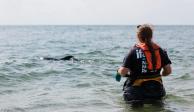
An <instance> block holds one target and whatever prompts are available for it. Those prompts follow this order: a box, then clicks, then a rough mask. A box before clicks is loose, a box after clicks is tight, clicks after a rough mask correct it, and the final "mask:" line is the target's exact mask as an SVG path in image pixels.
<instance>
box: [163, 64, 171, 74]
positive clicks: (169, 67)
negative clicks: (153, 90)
mask: <svg viewBox="0 0 194 112" xmlns="http://www.w3.org/2000/svg"><path fill="white" fill-rule="evenodd" d="M171 72H172V68H171V66H170V64H167V65H166V66H164V67H163V70H162V76H168V75H170V74H171Z"/></svg>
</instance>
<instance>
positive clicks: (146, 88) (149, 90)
mask: <svg viewBox="0 0 194 112" xmlns="http://www.w3.org/2000/svg"><path fill="white" fill-rule="evenodd" d="M139 51H140V52H139ZM138 53H141V54H140V55H142V54H143V51H141V50H140V48H138V47H136V46H134V47H133V48H132V49H131V50H130V52H129V53H128V54H127V55H126V57H125V58H124V60H123V65H122V66H123V67H126V68H128V69H129V70H130V75H129V78H128V79H127V80H126V82H125V84H124V86H123V91H124V94H123V95H124V99H125V101H135V100H144V99H146V98H156V99H157V98H161V97H163V96H165V89H164V87H163V85H162V84H160V83H157V82H156V81H149V82H145V83H144V84H142V86H132V85H133V82H134V80H136V79H137V78H138V77H140V76H149V75H150V76H152V75H157V74H158V75H160V71H161V69H158V70H156V71H154V72H153V71H149V70H148V69H146V70H144V69H145V68H143V66H144V65H143V64H142V60H143V58H142V57H140V55H139V54H138ZM159 54H160V57H161V68H162V67H164V66H165V65H167V64H171V61H170V59H169V57H168V55H167V53H166V51H165V50H163V49H161V48H159ZM137 55H138V56H137Z"/></svg>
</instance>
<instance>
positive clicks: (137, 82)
mask: <svg viewBox="0 0 194 112" xmlns="http://www.w3.org/2000/svg"><path fill="white" fill-rule="evenodd" d="M136 47H138V48H140V49H141V50H142V51H143V53H144V54H145V57H146V61H147V64H148V65H147V69H148V70H150V71H152V70H154V68H153V64H152V56H151V52H150V50H149V48H148V46H147V45H146V44H144V43H140V44H136ZM159 48H160V47H159V46H158V45H157V44H153V49H154V52H155V57H156V66H155V70H158V69H161V57H160V52H159ZM156 76H157V75H156ZM150 80H155V81H157V82H159V83H161V84H162V79H161V76H160V75H159V76H157V77H153V78H146V79H136V80H135V81H134V83H133V86H141V84H142V83H143V82H145V81H150Z"/></svg>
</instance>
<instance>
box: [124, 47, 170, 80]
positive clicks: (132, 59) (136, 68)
mask: <svg viewBox="0 0 194 112" xmlns="http://www.w3.org/2000/svg"><path fill="white" fill-rule="evenodd" d="M139 49H140V48H137V47H136V46H134V47H133V48H132V49H131V50H130V51H129V53H128V54H127V55H126V56H125V58H124V60H123V64H122V67H126V68H128V69H129V70H130V75H140V74H142V59H141V58H139V59H137V54H136V50H139ZM159 52H160V57H161V67H164V66H165V65H167V64H171V61H170V59H169V57H168V55H167V52H166V51H165V50H163V49H161V48H159ZM160 71H161V69H159V70H157V71H155V72H150V71H149V70H148V72H147V73H143V74H142V75H154V74H160ZM134 77H136V76H134Z"/></svg>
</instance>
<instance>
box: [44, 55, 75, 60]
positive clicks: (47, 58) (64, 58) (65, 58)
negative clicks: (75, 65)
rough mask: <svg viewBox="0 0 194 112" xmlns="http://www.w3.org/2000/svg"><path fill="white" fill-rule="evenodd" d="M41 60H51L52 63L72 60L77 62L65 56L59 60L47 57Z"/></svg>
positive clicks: (71, 57)
mask: <svg viewBox="0 0 194 112" xmlns="http://www.w3.org/2000/svg"><path fill="white" fill-rule="evenodd" d="M42 59H43V60H53V61H61V60H62V61H68V60H73V61H78V59H76V58H74V56H71V55H70V56H65V57H63V58H59V59H57V58H49V57H43V58H42Z"/></svg>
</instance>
